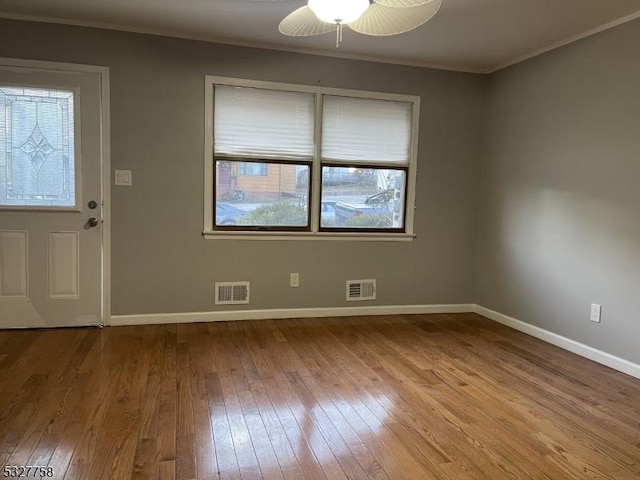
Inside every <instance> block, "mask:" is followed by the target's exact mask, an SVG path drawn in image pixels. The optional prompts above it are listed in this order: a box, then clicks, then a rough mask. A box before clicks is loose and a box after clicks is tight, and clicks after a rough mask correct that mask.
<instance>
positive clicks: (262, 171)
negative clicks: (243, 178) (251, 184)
mask: <svg viewBox="0 0 640 480" xmlns="http://www.w3.org/2000/svg"><path fill="white" fill-rule="evenodd" d="M239 170H240V175H251V176H254V177H266V176H267V175H269V164H268V163H257V162H253V163H249V162H242V163H240V165H239Z"/></svg>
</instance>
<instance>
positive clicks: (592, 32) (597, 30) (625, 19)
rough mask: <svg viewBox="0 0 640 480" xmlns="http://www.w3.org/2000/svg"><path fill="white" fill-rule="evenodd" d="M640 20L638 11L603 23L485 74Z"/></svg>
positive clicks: (509, 61)
mask: <svg viewBox="0 0 640 480" xmlns="http://www.w3.org/2000/svg"><path fill="white" fill-rule="evenodd" d="M638 18H640V10H638V11H637V12H634V13H632V14H630V15H625V16H624V17H621V18H618V19H616V20H613V21H611V22H609V23H605V24H604V25H600V26H599V27H596V28H593V29H591V30H587V31H586V32H582V33H579V34H578V35H573V36H571V37H569V38H565V39H564V40H560V41H558V42H555V43H552V44H551V45H549V46H547V47H544V48H540V49H538V50H534V51H533V52H530V53H526V54H524V55H522V56H520V57H517V58H514V59H513V60H508V61H506V62H503V63H500V64H498V65H496V66H494V67H493V68H489V69H487V71H486V72H485V73H495V72H498V71H500V70H503V69H505V68H508V67H511V66H513V65H516V64H518V63H521V62H524V61H526V60H529V59H531V58H535V57H538V56H540V55H542V54H544V53H547V52H550V51H552V50H555V49H557V48H560V47H564V46H565V45H569V44H570V43H574V42H577V41H579V40H582V39H585V38H587V37H591V36H593V35H596V34H598V33H601V32H604V31H606V30H609V29H611V28H615V27H618V26H620V25H623V24H625V23H628V22H631V21H633V20H636V19H638Z"/></svg>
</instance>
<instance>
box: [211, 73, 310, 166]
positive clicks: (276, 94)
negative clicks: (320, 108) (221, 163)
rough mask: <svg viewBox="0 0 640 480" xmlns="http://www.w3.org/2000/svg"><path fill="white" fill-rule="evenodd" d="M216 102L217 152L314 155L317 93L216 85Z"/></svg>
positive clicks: (260, 155) (289, 156)
mask: <svg viewBox="0 0 640 480" xmlns="http://www.w3.org/2000/svg"><path fill="white" fill-rule="evenodd" d="M214 102H215V109H214V111H215V116H214V150H215V154H216V155H227V156H230V157H242V158H260V159H284V160H286V159H311V158H312V157H313V150H314V144H313V131H314V129H313V122H314V113H313V112H314V95H313V94H310V93H301V92H285V91H279V90H266V89H258V88H248V87H232V86H226V85H216V86H215V100H214Z"/></svg>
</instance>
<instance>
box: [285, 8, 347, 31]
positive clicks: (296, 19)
mask: <svg viewBox="0 0 640 480" xmlns="http://www.w3.org/2000/svg"><path fill="white" fill-rule="evenodd" d="M337 28H338V27H337V26H336V25H333V24H331V23H324V22H322V21H320V20H318V17H316V14H315V13H313V11H312V10H311V9H310V8H309V7H300V8H298V9H297V10H294V11H293V12H291V13H290V14H289V15H287V16H286V17H284V19H283V20H282V21H281V22H280V25H278V30H280V33H282V34H283V35H289V36H290V37H310V36H311V35H321V34H323V33H329V32H335V31H336V29H337Z"/></svg>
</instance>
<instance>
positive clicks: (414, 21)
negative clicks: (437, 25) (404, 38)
mask: <svg viewBox="0 0 640 480" xmlns="http://www.w3.org/2000/svg"><path fill="white" fill-rule="evenodd" d="M441 4H442V0H431V1H430V2H428V3H425V4H422V5H418V6H415V7H406V8H397V7H387V6H385V5H382V4H379V3H372V4H371V5H370V6H369V8H368V9H367V11H366V12H364V14H363V15H362V16H361V17H360V18H359V19H358V20H356V21H355V22H353V23H350V24H349V27H350V28H351V29H352V30H354V31H356V32H358V33H362V34H364V35H376V36H385V35H398V34H400V33H405V32H408V31H410V30H413V29H414V28H418V27H419V26H420V25H422V24H423V23H425V22H426V21H427V20H429V19H430V18H431V17H433V16H434V15H435V14H436V13H437V12H438V10H439V9H440V5H441Z"/></svg>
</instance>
